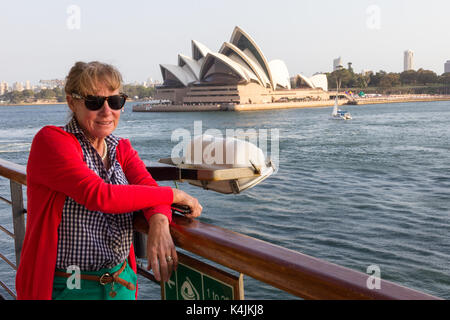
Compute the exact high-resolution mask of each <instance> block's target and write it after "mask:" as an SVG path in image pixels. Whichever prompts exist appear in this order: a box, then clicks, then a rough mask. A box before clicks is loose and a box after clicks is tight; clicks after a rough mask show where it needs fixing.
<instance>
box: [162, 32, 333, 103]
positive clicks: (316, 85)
mask: <svg viewBox="0 0 450 320" xmlns="http://www.w3.org/2000/svg"><path fill="white" fill-rule="evenodd" d="M191 47H192V55H191V57H189V56H187V55H183V54H178V63H177V64H176V65H174V64H161V65H160V69H161V73H162V77H163V81H164V82H163V85H162V86H161V87H160V88H161V89H170V88H174V89H175V88H186V89H189V88H191V87H199V86H236V85H239V86H242V85H249V86H251V87H252V88H254V86H257V87H258V88H260V92H264V90H270V91H271V92H277V91H283V90H284V91H286V90H290V89H292V87H294V88H299V86H301V87H303V88H310V89H322V90H324V91H327V89H328V82H327V78H326V76H325V75H324V74H318V75H315V76H313V77H311V78H307V77H305V76H303V75H296V76H294V77H290V76H289V71H288V68H287V66H286V64H285V63H284V61H282V60H279V59H275V60H271V61H269V60H267V58H266V57H265V56H264V54H263V52H262V50H261V48H260V47H259V46H258V45H257V43H256V42H255V41H254V40H253V39H252V38H251V37H250V36H249V35H248V34H247V33H246V32H245V31H243V30H242V29H241V28H240V27H235V28H234V30H233V33H232V35H231V38H230V40H229V41H228V42H224V43H223V44H222V46H221V48H220V50H219V51H218V52H214V51H212V50H210V49H209V48H208V47H206V46H205V45H204V44H202V43H200V42H198V41H196V40H192V41H191ZM297 85H298V86H297ZM258 90H259V89H258ZM258 90H257V91H258ZM250 100H251V99H250Z"/></svg>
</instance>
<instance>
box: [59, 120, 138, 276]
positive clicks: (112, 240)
mask: <svg viewBox="0 0 450 320" xmlns="http://www.w3.org/2000/svg"><path fill="white" fill-rule="evenodd" d="M64 130H65V131H67V132H70V133H72V134H74V135H75V137H76V138H77V139H78V141H79V143H80V145H81V149H82V150H83V156H84V162H86V164H87V166H88V167H89V168H90V169H91V170H93V171H94V172H95V173H96V174H97V175H98V176H100V177H101V178H102V179H103V180H104V181H105V182H106V183H110V184H122V185H123V184H128V181H127V179H126V177H125V174H124V172H123V171H122V167H121V166H120V164H119V162H118V161H117V159H116V147H117V145H118V143H119V139H120V138H117V137H115V136H114V135H112V134H111V135H109V136H108V137H106V138H105V140H106V144H107V145H108V156H109V159H110V164H111V166H110V169H109V170H107V169H106V167H105V166H104V164H103V162H102V159H101V157H100V155H99V154H98V152H97V151H96V150H95V149H94V147H93V146H92V144H91V143H90V142H89V141H88V140H87V138H86V137H85V136H84V134H83V132H82V130H81V128H80V127H79V125H78V123H77V121H76V120H75V118H73V119H72V120H71V121H70V122H69V123H68V124H67V125H66V126H65V127H64ZM132 238H133V213H132V212H130V213H122V214H107V213H103V212H100V211H90V210H88V209H87V208H86V207H85V206H83V205H81V204H79V203H77V202H75V201H74V200H73V199H72V198H70V197H66V201H65V203H64V208H63V212H62V219H61V223H60V225H59V227H58V252H57V258H56V268H58V269H67V268H68V267H69V266H71V265H76V266H78V267H79V268H80V269H81V270H83V271H98V270H100V269H102V268H112V267H114V266H116V265H117V264H119V263H121V262H123V261H124V260H125V259H126V258H127V257H128V254H129V250H130V246H131V242H132Z"/></svg>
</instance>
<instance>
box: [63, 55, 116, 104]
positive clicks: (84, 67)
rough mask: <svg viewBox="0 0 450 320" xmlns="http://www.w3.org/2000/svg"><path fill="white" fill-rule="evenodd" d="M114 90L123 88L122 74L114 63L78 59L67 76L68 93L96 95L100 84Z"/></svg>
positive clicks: (66, 86) (66, 88) (66, 89)
mask: <svg viewBox="0 0 450 320" xmlns="http://www.w3.org/2000/svg"><path fill="white" fill-rule="evenodd" d="M100 84H102V85H105V86H106V87H107V88H108V89H109V90H111V91H114V90H117V89H120V88H122V75H121V74H120V72H119V71H118V70H117V69H116V68H115V67H113V66H112V65H109V64H106V63H102V62H98V61H92V62H87V63H86V62H81V61H78V62H76V63H75V65H74V66H73V67H72V68H71V69H70V72H69V74H68V75H67V77H66V85H65V87H64V91H65V92H66V94H67V95H70V94H72V93H77V94H79V95H82V96H87V95H95V94H96V93H97V91H98V89H99V85H100Z"/></svg>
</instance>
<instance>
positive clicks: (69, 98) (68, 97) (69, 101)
mask: <svg viewBox="0 0 450 320" xmlns="http://www.w3.org/2000/svg"><path fill="white" fill-rule="evenodd" d="M66 100H67V105H68V106H69V108H70V110H72V112H75V104H74V101H73V97H72V96H71V95H66Z"/></svg>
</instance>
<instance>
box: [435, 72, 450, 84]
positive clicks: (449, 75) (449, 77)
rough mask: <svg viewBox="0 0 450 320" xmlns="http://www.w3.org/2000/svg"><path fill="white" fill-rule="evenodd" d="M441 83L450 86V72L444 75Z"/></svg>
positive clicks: (441, 77)
mask: <svg viewBox="0 0 450 320" xmlns="http://www.w3.org/2000/svg"><path fill="white" fill-rule="evenodd" d="M438 81H439V83H442V84H443V85H445V86H450V72H447V73H443V74H442V75H441V76H440V77H439V79H438Z"/></svg>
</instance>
